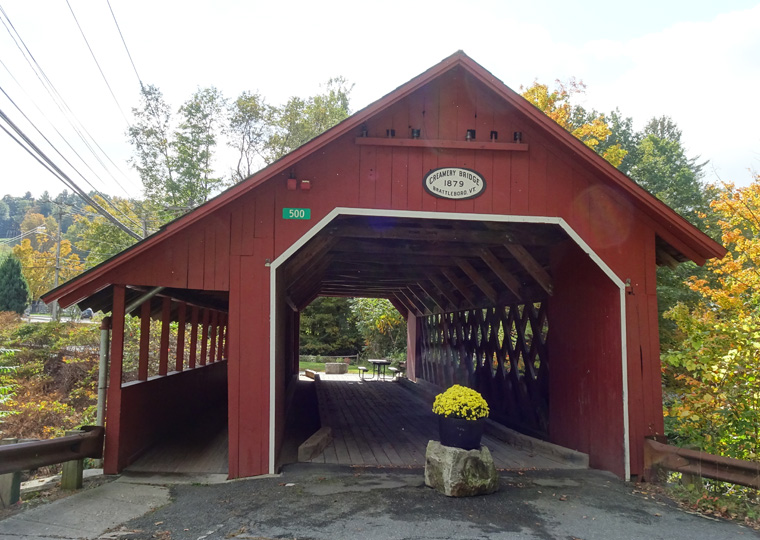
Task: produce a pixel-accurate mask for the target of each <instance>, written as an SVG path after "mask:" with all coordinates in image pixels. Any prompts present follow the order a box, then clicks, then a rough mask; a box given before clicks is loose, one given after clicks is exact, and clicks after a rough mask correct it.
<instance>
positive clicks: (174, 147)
mask: <svg viewBox="0 0 760 540" xmlns="http://www.w3.org/2000/svg"><path fill="white" fill-rule="evenodd" d="M224 111H225V99H224V97H223V96H222V94H221V92H219V91H218V90H217V89H216V88H213V87H211V88H203V89H198V90H197V91H196V92H195V93H194V94H193V95H192V96H191V98H190V99H189V100H187V101H186V102H185V103H184V104H183V105H182V106H181V107H180V109H179V111H178V115H179V118H178V120H177V126H176V128H175V127H174V122H175V120H174V118H173V116H172V112H171V108H170V107H169V105H168V104H167V103H166V102H165V101H164V98H163V94H161V91H160V90H159V89H158V88H157V87H155V86H153V85H148V86H144V87H143V89H142V91H141V105H140V107H137V108H133V109H132V114H133V115H134V117H135V121H134V123H133V124H132V126H131V127H130V128H129V131H128V134H129V141H130V143H131V144H132V146H133V148H134V156H133V157H132V160H131V163H132V166H133V167H134V168H135V169H136V170H137V172H138V173H139V175H140V179H141V180H142V183H143V190H144V194H145V197H146V198H147V199H148V200H150V201H151V202H153V203H154V204H155V205H156V208H157V210H158V211H160V212H161V213H162V214H163V216H164V218H165V219H169V218H171V217H174V216H176V215H177V214H178V213H183V212H185V211H188V210H191V209H193V208H195V207H196V206H198V205H200V204H202V203H204V202H206V200H208V198H209V196H210V195H211V194H212V193H213V192H214V191H215V190H217V189H219V188H220V187H221V185H222V181H223V179H222V178H221V177H220V176H217V175H216V174H215V173H214V171H213V160H214V152H215V150H216V144H217V138H218V137H219V134H220V132H221V128H222V125H223V123H224Z"/></svg>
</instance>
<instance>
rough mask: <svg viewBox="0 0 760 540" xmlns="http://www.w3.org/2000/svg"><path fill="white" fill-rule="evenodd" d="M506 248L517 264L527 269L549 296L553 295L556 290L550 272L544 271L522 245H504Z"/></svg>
mask: <svg viewBox="0 0 760 540" xmlns="http://www.w3.org/2000/svg"><path fill="white" fill-rule="evenodd" d="M504 247H505V248H507V250H508V251H509V252H510V253H511V254H512V256H513V257H514V258H515V259H516V260H517V262H519V263H520V264H521V265H522V267H523V268H525V270H526V271H527V272H528V274H530V276H531V277H532V278H533V279H534V280H536V283H538V284H539V285H541V288H542V289H544V290H545V291H546V293H547V294H549V295H551V294H552V292H553V289H554V287H553V285H552V277H551V276H550V275H549V272H547V271H546V270H544V267H543V266H541V263H539V262H538V261H537V260H536V259H535V258H534V257H533V255H531V254H530V252H529V251H528V250H527V249H525V248H524V247H523V246H521V245H518V244H504Z"/></svg>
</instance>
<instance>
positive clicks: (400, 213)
mask: <svg viewBox="0 0 760 540" xmlns="http://www.w3.org/2000/svg"><path fill="white" fill-rule="evenodd" d="M338 216H370V217H397V218H417V219H449V220H458V221H492V222H500V223H536V224H547V225H558V226H559V227H561V228H562V230H563V231H565V233H567V235H568V236H569V237H570V238H572V239H573V241H574V242H575V243H576V244H577V245H578V246H579V247H580V248H581V249H582V250H583V251H584V252H585V253H586V254H587V255H588V256H589V257H590V258H591V260H592V261H594V263H596V265H597V266H598V267H599V268H600V269H601V270H602V272H604V273H605V275H606V276H607V277H608V278H610V281H612V283H614V284H615V285H616V286H617V287H618V289H620V344H621V359H622V369H623V373H622V386H623V445H624V460H625V479H626V480H630V479H631V451H630V450H631V449H630V434H629V429H630V425H629V421H628V351H627V339H626V319H625V283H624V282H623V281H622V280H621V279H620V278H619V277H618V276H617V275H616V274H615V273H614V272H613V271H612V269H611V268H610V267H609V266H607V264H606V263H605V262H604V261H603V260H602V258H601V257H599V255H597V254H596V253H595V252H594V250H593V249H591V247H590V246H589V245H588V244H587V243H586V242H585V241H584V240H583V238H581V237H580V235H579V234H578V233H577V232H575V231H574V230H573V228H572V227H570V225H569V224H568V223H567V222H566V221H565V220H564V219H562V218H560V217H545V216H510V215H500V214H470V213H466V214H465V213H456V212H425V211H416V210H382V209H377V208H343V207H339V208H334V209H333V210H332V211H331V212H330V213H329V214H327V215H326V216H325V217H324V218H322V219H321V220H320V221H319V222H318V223H317V224H316V225H314V227H312V228H311V229H309V230H308V231H306V233H305V234H304V235H303V236H301V238H299V239H298V240H296V241H295V242H294V243H293V244H292V245H291V246H290V247H289V248H288V249H286V250H285V251H283V252H282V254H281V255H280V256H279V257H277V258H276V259H275V260H274V261H273V262H272V263H271V265H270V268H269V277H270V290H269V298H270V302H269V303H270V305H269V310H270V312H269V473H270V474H274V473H275V471H274V466H275V456H274V451H275V353H276V343H275V334H276V317H275V315H276V309H277V301H276V294H275V293H276V291H277V269H278V268H279V267H280V266H282V264H283V263H285V261H287V260H288V259H289V258H290V257H291V256H292V255H293V254H294V253H295V252H296V251H298V250H299V249H301V247H303V246H304V245H305V244H306V243H307V242H308V241H309V240H311V239H312V238H314V236H316V235H317V234H318V233H319V232H320V231H322V229H324V228H325V227H326V226H327V225H328V224H329V223H330V222H332V221H333V220H334V219H335V218H337V217H338Z"/></svg>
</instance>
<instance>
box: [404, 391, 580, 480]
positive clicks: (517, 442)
mask: <svg viewBox="0 0 760 540" xmlns="http://www.w3.org/2000/svg"><path fill="white" fill-rule="evenodd" d="M399 382H401V384H403V385H404V387H406V388H408V389H410V390H411V391H412V392H415V393H417V394H418V395H420V396H424V397H427V398H429V399H430V402H431V405H432V401H433V399H435V396H436V394H438V393H440V392H442V391H443V389H442V388H438V387H437V386H436V385H434V384H432V383H429V382H427V381H422V380H420V381H418V382H413V381H410V380H409V379H399ZM485 431H486V433H487V434H488V435H490V436H491V437H493V438H495V439H499V440H500V441H504V442H505V443H507V444H509V445H510V446H513V447H515V448H518V449H520V450H524V451H526V452H540V453H542V454H545V455H549V456H553V457H555V458H557V459H561V460H563V461H565V462H567V463H570V464H573V465H577V466H579V467H583V468H586V469H587V468H588V466H589V457H588V454H584V453H583V452H578V451H577V450H571V449H570V448H565V447H563V446H559V445H556V444H553V443H550V442H547V441H542V440H541V439H536V438H534V437H530V436H528V435H525V434H523V433H520V432H518V431H515V430H513V429H510V428H508V427H506V426H503V425H501V424H499V423H498V422H494V421H493V420H490V419H486V430H485Z"/></svg>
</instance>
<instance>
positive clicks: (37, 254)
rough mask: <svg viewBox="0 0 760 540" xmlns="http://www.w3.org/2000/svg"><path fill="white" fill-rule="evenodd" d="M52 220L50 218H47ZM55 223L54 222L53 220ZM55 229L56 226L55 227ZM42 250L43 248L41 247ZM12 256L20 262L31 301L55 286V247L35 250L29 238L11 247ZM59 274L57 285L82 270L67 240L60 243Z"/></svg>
mask: <svg viewBox="0 0 760 540" xmlns="http://www.w3.org/2000/svg"><path fill="white" fill-rule="evenodd" d="M48 219H52V218H48ZM53 222H54V223H55V220H53ZM56 227H57V225H56ZM43 248H44V246H43ZM13 254H14V255H15V256H16V257H17V258H18V260H19V261H20V262H21V270H22V272H23V274H24V278H25V279H26V282H27V284H28V286H29V293H30V295H31V299H32V300H34V301H36V300H39V298H40V297H41V296H42V295H43V294H44V293H45V292H47V291H49V290H50V289H52V288H53V286H54V284H55V266H56V245H55V242H53V243H52V245H51V246H50V247H49V248H48V249H43V250H36V249H34V246H33V245H32V240H31V239H30V238H24V239H23V240H22V241H21V244H19V245H17V246H14V247H13ZM59 260H60V272H59V276H58V280H59V281H58V283H59V284H60V283H63V282H65V281H67V280H69V279H71V278H72V277H74V276H76V275H78V274H80V273H81V272H82V270H83V267H82V263H81V261H80V260H79V255H77V254H76V253H74V252H73V251H72V247H71V242H70V241H69V240H62V241H61V252H60V259H59Z"/></svg>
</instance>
